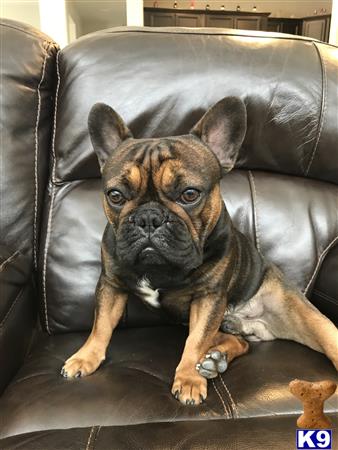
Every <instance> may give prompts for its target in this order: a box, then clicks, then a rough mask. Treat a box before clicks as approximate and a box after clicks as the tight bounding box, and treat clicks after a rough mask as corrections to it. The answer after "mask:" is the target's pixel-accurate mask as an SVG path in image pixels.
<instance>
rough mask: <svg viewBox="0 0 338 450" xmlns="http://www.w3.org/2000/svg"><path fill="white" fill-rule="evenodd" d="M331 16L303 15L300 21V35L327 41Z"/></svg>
mask: <svg viewBox="0 0 338 450" xmlns="http://www.w3.org/2000/svg"><path fill="white" fill-rule="evenodd" d="M330 22H331V16H330V15H327V16H319V17H305V18H304V19H303V23H302V35H303V36H308V37H312V38H314V39H319V40H320V41H324V42H328V40H329V34H330Z"/></svg>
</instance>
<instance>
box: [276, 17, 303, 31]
mask: <svg viewBox="0 0 338 450" xmlns="http://www.w3.org/2000/svg"><path fill="white" fill-rule="evenodd" d="M268 31H273V32H277V33H288V34H300V33H301V31H302V19H289V18H279V17H269V19H268Z"/></svg>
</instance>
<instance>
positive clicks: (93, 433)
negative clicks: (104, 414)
mask: <svg viewBox="0 0 338 450" xmlns="http://www.w3.org/2000/svg"><path fill="white" fill-rule="evenodd" d="M100 429H101V426H97V425H95V426H92V427H91V429H90V433H89V437H88V442H87V445H86V450H95V442H96V439H97V436H98V434H99V432H100Z"/></svg>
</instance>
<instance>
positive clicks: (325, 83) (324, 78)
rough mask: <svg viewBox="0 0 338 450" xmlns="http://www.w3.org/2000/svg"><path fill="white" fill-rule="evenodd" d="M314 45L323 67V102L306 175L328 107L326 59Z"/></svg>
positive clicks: (306, 173)
mask: <svg viewBox="0 0 338 450" xmlns="http://www.w3.org/2000/svg"><path fill="white" fill-rule="evenodd" d="M313 45H314V47H315V49H316V51H317V55H318V58H319V61H320V66H321V70H322V102H321V108H320V114H319V123H318V128H319V130H318V135H317V139H316V142H315V145H314V148H313V152H312V155H311V158H310V161H309V164H308V166H307V169H306V172H305V175H308V174H309V171H310V168H311V166H312V163H313V160H314V157H315V154H316V152H317V148H318V144H319V141H320V136H321V134H322V130H323V125H324V117H325V113H326V105H327V101H326V99H327V74H326V64H325V58H323V57H322V55H321V53H320V51H319V48H318V46H317V45H316V43H315V42H313Z"/></svg>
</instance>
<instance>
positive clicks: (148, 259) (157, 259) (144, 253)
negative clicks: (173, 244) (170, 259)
mask: <svg viewBox="0 0 338 450" xmlns="http://www.w3.org/2000/svg"><path fill="white" fill-rule="evenodd" d="M137 260H138V262H140V263H141V264H145V265H154V264H164V263H165V260H164V258H163V256H162V255H161V253H160V252H159V251H158V250H157V249H156V248H155V247H153V246H152V245H147V246H146V247H144V248H143V249H142V250H141V251H140V252H139V254H138V256H137Z"/></svg>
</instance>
